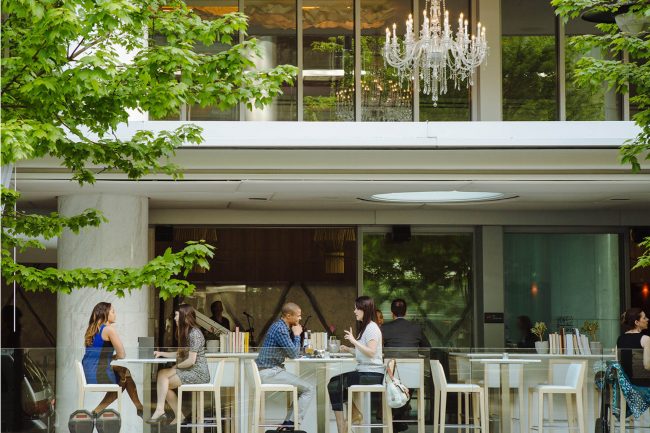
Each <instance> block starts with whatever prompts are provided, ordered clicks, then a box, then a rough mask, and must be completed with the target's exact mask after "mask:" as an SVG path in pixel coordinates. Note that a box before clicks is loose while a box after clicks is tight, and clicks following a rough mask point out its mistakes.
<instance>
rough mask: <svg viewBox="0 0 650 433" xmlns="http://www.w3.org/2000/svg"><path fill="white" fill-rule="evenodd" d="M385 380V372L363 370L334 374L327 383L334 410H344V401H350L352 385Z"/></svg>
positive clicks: (373, 383) (371, 383) (374, 383)
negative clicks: (366, 371)
mask: <svg viewBox="0 0 650 433" xmlns="http://www.w3.org/2000/svg"><path fill="white" fill-rule="evenodd" d="M383 380H384V373H365V372H361V371H351V372H349V373H343V374H339V375H338V376H334V377H333V378H331V379H330V382H329V383H328V384H327V392H328V393H329V395H330V403H332V410H333V411H342V410H343V403H347V401H348V388H349V387H351V386H352V385H377V384H380V383H382V382H383Z"/></svg>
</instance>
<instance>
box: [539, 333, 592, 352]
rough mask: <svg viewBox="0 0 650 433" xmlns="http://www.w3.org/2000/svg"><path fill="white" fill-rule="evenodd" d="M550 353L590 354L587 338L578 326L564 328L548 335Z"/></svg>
mask: <svg viewBox="0 0 650 433" xmlns="http://www.w3.org/2000/svg"><path fill="white" fill-rule="evenodd" d="M548 340H549V349H550V353H551V355H591V349H589V339H588V338H587V336H586V335H584V334H581V333H580V331H579V330H578V328H573V329H565V328H562V330H561V331H560V332H555V333H553V334H549V335H548Z"/></svg>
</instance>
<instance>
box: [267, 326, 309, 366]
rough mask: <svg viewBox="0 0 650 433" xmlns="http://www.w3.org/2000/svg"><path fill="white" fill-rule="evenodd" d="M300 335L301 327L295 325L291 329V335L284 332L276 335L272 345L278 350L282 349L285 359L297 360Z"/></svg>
mask: <svg viewBox="0 0 650 433" xmlns="http://www.w3.org/2000/svg"><path fill="white" fill-rule="evenodd" d="M301 333H302V326H300V325H296V326H292V327H291V334H292V336H291V337H290V336H289V334H288V333H287V332H286V331H284V330H283V331H280V332H278V333H276V335H275V338H274V340H273V343H274V345H275V346H276V347H277V348H279V349H284V351H285V353H286V354H287V358H292V359H293V358H297V357H298V356H300V334H301Z"/></svg>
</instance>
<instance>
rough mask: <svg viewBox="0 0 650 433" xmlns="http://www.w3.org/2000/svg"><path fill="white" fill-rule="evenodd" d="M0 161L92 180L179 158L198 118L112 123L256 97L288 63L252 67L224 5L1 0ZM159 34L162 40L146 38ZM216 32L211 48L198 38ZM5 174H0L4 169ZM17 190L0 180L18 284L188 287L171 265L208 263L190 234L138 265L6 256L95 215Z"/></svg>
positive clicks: (6, 271) (8, 277)
mask: <svg viewBox="0 0 650 433" xmlns="http://www.w3.org/2000/svg"><path fill="white" fill-rule="evenodd" d="M2 11H3V14H2V30H3V31H2V45H3V51H2V77H1V81H0V87H1V89H2V97H1V98H2V99H1V101H2V107H1V113H0V114H1V116H2V125H1V127H2V130H1V134H2V135H1V139H2V152H1V155H0V156H1V158H2V165H3V170H11V167H12V166H14V165H15V164H16V163H19V162H20V161H25V160H31V159H37V158H42V157H54V158H56V159H57V160H58V161H60V164H61V165H62V166H63V167H66V168H67V169H69V170H70V173H71V179H73V180H74V181H77V182H79V183H80V184H82V185H85V184H92V183H93V182H94V181H95V178H96V175H97V174H98V173H100V172H104V171H111V172H117V173H123V174H124V175H125V176H126V177H128V179H131V180H137V179H140V178H142V177H144V176H146V175H148V174H153V173H165V174H168V175H170V176H172V177H174V178H179V177H181V176H182V170H181V169H180V168H179V167H177V166H176V165H175V164H173V163H172V161H171V158H172V157H173V156H174V154H175V149H177V148H178V147H179V146H182V145H183V144H198V143H200V142H201V141H202V137H201V129H200V128H199V127H197V126H196V125H190V124H188V125H182V126H180V127H179V128H176V129H174V130H171V131H162V132H159V133H154V132H151V131H146V130H141V131H138V132H136V133H135V134H133V135H132V136H131V137H130V138H126V139H120V138H118V137H117V135H116V134H115V131H116V129H117V128H118V126H119V125H121V124H124V123H126V122H128V118H129V112H131V111H142V112H148V113H149V114H150V115H151V116H152V117H155V118H160V117H163V116H165V115H168V114H169V113H171V112H176V111H178V110H179V109H180V107H181V106H182V105H183V104H200V105H202V106H207V105H211V106H216V107H218V108H219V109H222V110H226V109H229V108H232V107H234V106H236V105H237V104H239V103H242V104H245V105H246V106H247V107H249V108H252V107H253V106H256V107H261V106H263V105H265V104H268V103H269V102H271V101H272V100H273V98H274V97H276V96H278V95H279V94H280V93H281V86H282V85H283V83H286V82H289V83H291V82H293V79H294V76H295V74H296V70H295V68H294V67H292V66H286V65H283V66H278V67H276V68H273V69H270V70H265V71H261V70H254V64H253V57H254V56H256V55H259V52H258V50H257V45H256V41H255V40H254V39H250V40H246V39H245V38H242V39H243V41H242V42H240V43H235V42H236V41H237V40H238V39H239V37H240V35H243V36H245V32H246V28H247V19H246V17H245V16H244V15H242V14H240V13H232V14H227V15H224V16H221V17H219V18H217V19H214V20H209V21H208V20H203V19H201V17H199V16H198V15H197V14H196V13H194V12H193V11H192V10H191V9H190V8H188V7H187V6H186V5H185V3H184V2H182V1H178V0H153V1H151V0H97V1H87V0H2ZM154 37H155V38H156V40H158V41H159V40H161V39H162V40H163V41H165V43H163V44H160V43H158V44H155V43H153V41H154ZM214 43H220V44H223V45H224V46H226V47H227V48H226V49H225V50H224V51H221V52H219V53H216V54H214V53H212V54H210V53H201V52H199V50H197V49H196V48H195V47H197V46H198V45H199V44H204V45H210V44H214ZM3 178H4V176H3ZM19 197H20V193H19V192H18V191H12V190H10V189H8V188H6V185H3V186H2V277H3V279H4V280H5V282H12V281H16V282H17V283H19V284H20V285H22V286H23V287H24V288H25V289H26V290H30V291H44V290H49V291H52V292H70V291H71V290H74V289H78V288H83V287H101V288H103V289H105V290H109V291H113V292H115V293H117V294H118V295H123V294H124V292H125V291H129V290H132V289H139V288H141V287H142V286H143V285H155V286H156V287H157V288H159V289H160V295H161V296H162V297H163V298H167V297H169V296H174V295H187V294H189V293H190V292H191V291H192V290H193V286H192V285H191V284H190V283H188V282H187V281H184V280H182V279H176V278H174V276H176V275H186V274H187V273H188V272H189V271H190V269H192V268H193V267H194V266H195V265H198V266H201V267H208V259H209V258H211V257H212V255H213V247H212V246H210V245H207V244H205V243H204V242H201V241H200V240H197V241H198V242H194V243H190V244H189V245H187V247H186V248H185V249H183V250H182V251H179V252H175V253H173V252H172V251H170V250H168V251H166V252H165V253H164V254H163V255H162V256H160V257H157V258H156V259H154V260H153V261H151V262H150V263H148V264H147V265H145V266H144V267H143V268H137V269H135V268H134V269H73V270H58V269H53V268H48V269H44V270H41V269H36V268H31V267H28V266H24V265H21V264H18V263H15V262H14V260H13V254H12V250H13V248H18V249H24V248H29V247H38V248H44V247H43V245H42V244H41V243H40V242H39V241H38V240H37V238H38V237H39V236H41V237H43V238H45V239H49V238H54V237H57V236H59V235H61V233H62V232H63V230H71V231H73V232H78V231H79V230H80V229H82V228H84V227H96V226H98V225H99V224H101V223H102V222H104V221H105V218H104V217H103V216H102V215H101V213H100V212H98V211H97V210H93V209H88V210H86V211H85V212H83V213H82V214H80V215H76V216H62V215H59V214H58V213H56V212H53V213H50V214H48V215H42V214H28V213H26V212H23V211H21V210H20V208H17V207H16V203H17V201H18V199H19Z"/></svg>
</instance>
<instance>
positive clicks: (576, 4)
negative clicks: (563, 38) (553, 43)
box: [551, 0, 650, 172]
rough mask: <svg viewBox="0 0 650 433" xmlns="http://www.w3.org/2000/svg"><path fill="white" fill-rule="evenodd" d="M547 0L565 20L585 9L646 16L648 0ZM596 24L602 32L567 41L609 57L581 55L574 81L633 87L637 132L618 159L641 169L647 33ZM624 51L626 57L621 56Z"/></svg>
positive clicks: (649, 111)
mask: <svg viewBox="0 0 650 433" xmlns="http://www.w3.org/2000/svg"><path fill="white" fill-rule="evenodd" d="M551 3H552V4H553V6H555V8H556V13H557V14H558V15H559V16H561V17H562V18H563V19H565V20H568V19H570V18H576V17H578V16H579V15H580V14H581V13H582V12H583V11H585V10H587V9H594V10H598V11H603V12H610V13H612V14H618V13H622V12H624V13H627V14H634V15H637V16H638V17H640V18H641V17H645V18H646V19H648V18H649V17H650V2H647V1H639V2H629V1H611V0H609V1H604V0H552V2H551ZM597 27H598V28H599V29H600V30H601V31H602V32H603V34H602V35H584V36H579V37H578V36H576V37H573V38H572V41H571V42H572V44H573V46H574V47H575V48H576V49H578V50H579V51H583V52H586V51H589V50H591V49H593V48H597V49H599V50H603V51H606V52H608V53H609V54H610V55H609V59H603V58H595V57H591V56H584V57H583V58H581V59H580V60H579V61H578V62H577V64H576V69H575V73H574V77H575V81H576V84H578V85H585V86H593V85H596V84H600V83H608V85H609V86H610V87H611V88H614V89H615V90H616V91H617V92H619V93H630V90H633V93H632V94H630V105H631V106H634V107H636V114H634V116H633V117H632V118H633V120H634V121H635V122H636V124H637V125H639V127H640V128H641V132H640V133H639V134H638V135H637V136H636V137H635V138H634V139H631V140H628V141H627V142H626V143H625V145H624V146H623V147H622V148H621V161H622V162H623V163H624V164H630V165H631V166H632V169H633V170H634V171H635V172H636V171H639V170H641V162H640V161H643V160H646V161H647V160H649V159H650V34H648V33H647V32H646V33H642V34H638V35H637V34H630V33H626V32H622V31H620V30H619V28H618V26H617V25H616V24H598V25H597ZM624 54H627V56H628V57H629V59H630V61H623V60H622V59H623V56H624ZM612 59H621V60H612Z"/></svg>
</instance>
